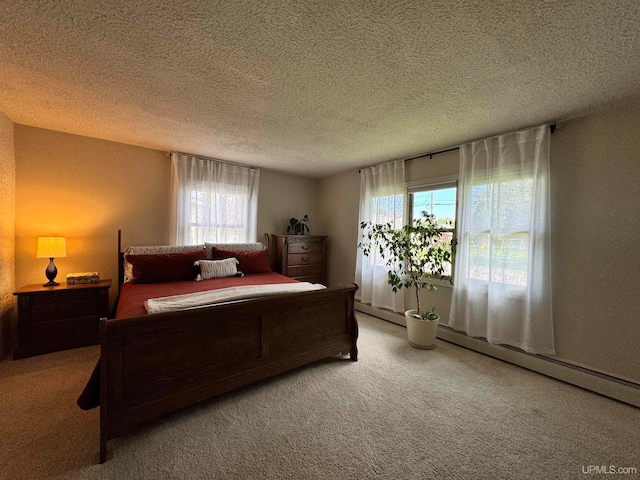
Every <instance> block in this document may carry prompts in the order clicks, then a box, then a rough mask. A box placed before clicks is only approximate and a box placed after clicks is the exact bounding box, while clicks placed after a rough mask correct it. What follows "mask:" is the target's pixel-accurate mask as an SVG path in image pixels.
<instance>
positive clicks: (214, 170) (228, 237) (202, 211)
mask: <svg viewBox="0 0 640 480" xmlns="http://www.w3.org/2000/svg"><path fill="white" fill-rule="evenodd" d="M172 157H173V158H172V164H173V170H172V189H173V195H174V202H175V203H174V211H173V214H172V223H173V228H172V231H173V234H174V237H172V239H171V240H172V243H174V244H176V245H196V244H201V243H204V242H211V243H244V242H255V241H256V229H257V211H258V180H259V174H260V171H259V170H257V169H253V168H249V167H243V166H239V165H230V164H226V163H222V162H216V161H213V160H209V159H203V158H198V157H191V156H187V155H182V154H172Z"/></svg>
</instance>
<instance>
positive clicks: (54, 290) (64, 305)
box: [13, 280, 111, 360]
mask: <svg viewBox="0 0 640 480" xmlns="http://www.w3.org/2000/svg"><path fill="white" fill-rule="evenodd" d="M109 287H111V280H102V281H100V282H98V283H85V284H80V285H67V284H66V283H60V285H59V286H56V287H43V286H42V284H33V285H25V286H24V287H22V288H21V289H20V290H18V291H17V292H14V295H15V296H17V297H18V346H17V347H16V350H15V352H14V353H13V358H14V359H16V360H17V359H19V358H25V357H31V356H33V355H40V354H42V353H49V352H56V351H58V350H66V349H67V348H76V347H84V346H86V345H94V344H96V343H99V341H100V332H99V329H98V325H99V320H100V317H106V316H108V315H109Z"/></svg>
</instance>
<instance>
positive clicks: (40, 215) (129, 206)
mask: <svg viewBox="0 0 640 480" xmlns="http://www.w3.org/2000/svg"><path fill="white" fill-rule="evenodd" d="M15 148H16V170H17V180H16V183H17V190H16V266H17V274H16V285H18V286H22V285H24V284H28V283H39V282H43V283H44V282H45V281H46V278H45V276H44V270H45V268H46V267H47V263H48V260H46V259H36V258H35V252H36V244H37V237H38V236H45V235H60V236H64V237H66V238H67V257H66V258H60V259H56V260H55V263H56V266H57V267H58V280H64V278H65V277H66V275H67V273H69V272H78V271H80V272H84V271H92V270H97V271H99V272H100V276H101V277H102V278H111V279H113V280H114V285H113V286H112V288H111V300H114V298H115V295H116V286H115V283H116V279H117V243H116V242H117V230H118V229H122V240H123V246H129V245H167V244H168V243H169V210H170V180H171V163H170V158H169V157H168V156H167V155H166V153H165V152H162V151H158V150H151V149H147V148H141V147H135V146H131V145H125V144H121V143H116V142H109V141H105V140H97V139H93V138H89V137H82V136H78V135H70V134H66V133H62V132H55V131H51V130H44V129H40V128H34V127H28V126H24V125H16V127H15ZM317 190H318V182H317V181H316V180H309V179H302V178H299V177H295V176H290V175H285V174H281V173H278V172H274V171H269V170H265V169H262V170H261V172H260V187H259V198H258V204H259V205H258V233H259V240H262V239H263V233H264V232H269V233H279V232H283V231H284V230H286V225H287V223H288V220H289V218H290V217H291V216H302V215H304V214H305V213H307V214H309V216H310V217H311V228H312V232H315V233H320V231H321V227H322V225H321V223H320V222H319V214H318V212H317ZM316 229H317V230H316Z"/></svg>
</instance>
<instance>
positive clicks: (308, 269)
mask: <svg viewBox="0 0 640 480" xmlns="http://www.w3.org/2000/svg"><path fill="white" fill-rule="evenodd" d="M308 275H322V265H320V264H316V265H295V266H289V267H288V268H287V276H288V277H306V276H308Z"/></svg>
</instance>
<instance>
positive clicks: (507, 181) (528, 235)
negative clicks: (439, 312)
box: [449, 126, 555, 354]
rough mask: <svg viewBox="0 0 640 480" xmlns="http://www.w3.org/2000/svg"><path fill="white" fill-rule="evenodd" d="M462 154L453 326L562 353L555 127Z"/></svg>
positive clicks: (465, 148)
mask: <svg viewBox="0 0 640 480" xmlns="http://www.w3.org/2000/svg"><path fill="white" fill-rule="evenodd" d="M460 152H461V155H460V177H459V181H458V185H459V187H458V188H459V203H458V216H457V229H458V247H457V252H456V259H455V275H454V288H453V298H452V302H451V315H450V319H449V325H450V326H451V327H452V328H454V329H456V330H462V331H464V332H466V333H467V334H468V335H470V336H473V337H484V338H486V339H487V341H489V342H490V343H495V344H505V345H511V346H514V347H517V348H520V349H522V350H525V351H527V352H531V353H540V354H555V348H554V340H553V318H552V314H551V266H550V254H551V252H550V238H549V127H547V126H542V127H539V128H533V129H528V130H524V131H520V132H515V133H510V134H507V135H501V136H497V137H492V138H489V139H486V140H480V141H477V142H472V143H467V144H465V145H462V147H461V148H460Z"/></svg>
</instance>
